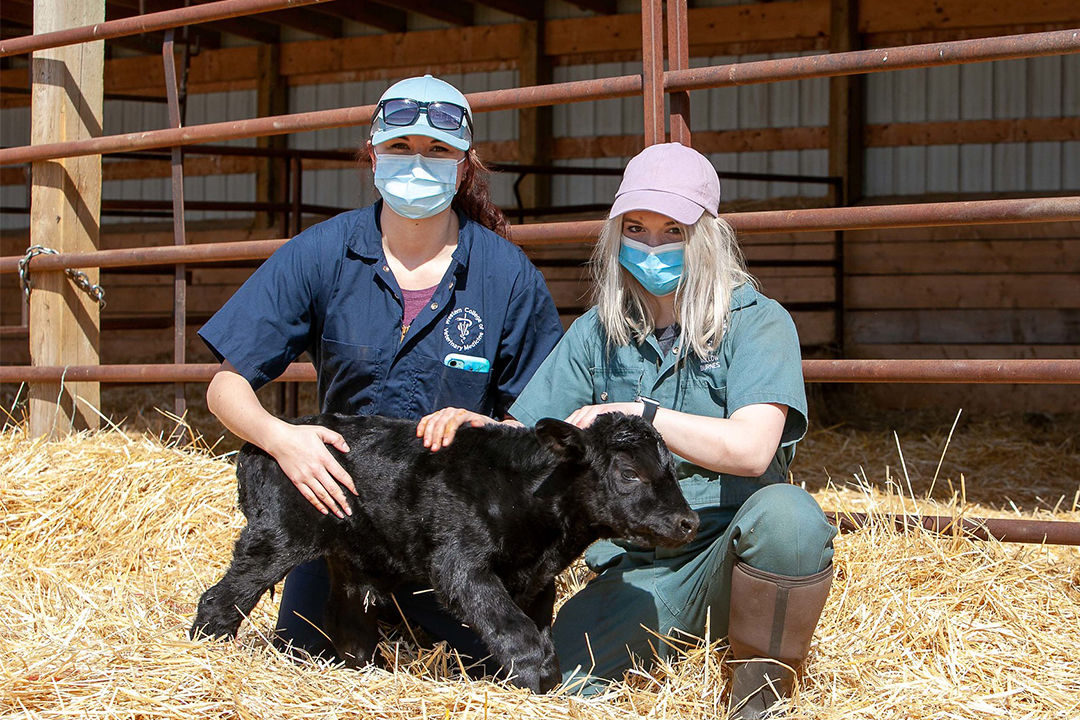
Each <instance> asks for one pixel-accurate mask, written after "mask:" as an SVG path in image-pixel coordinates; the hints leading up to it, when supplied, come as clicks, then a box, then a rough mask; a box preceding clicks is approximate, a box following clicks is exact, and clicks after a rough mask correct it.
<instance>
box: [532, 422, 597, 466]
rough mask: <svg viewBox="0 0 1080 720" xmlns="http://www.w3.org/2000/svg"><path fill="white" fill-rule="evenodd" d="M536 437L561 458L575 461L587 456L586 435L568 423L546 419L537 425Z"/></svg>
mask: <svg viewBox="0 0 1080 720" xmlns="http://www.w3.org/2000/svg"><path fill="white" fill-rule="evenodd" d="M536 436H537V437H538V438H540V442H541V443H543V444H544V445H545V446H547V448H548V449H549V450H551V452H553V453H555V454H556V455H557V456H559V457H560V458H563V459H566V460H573V459H577V458H580V457H583V456H584V455H585V433H584V432H582V431H581V430H580V429H579V428H577V427H574V426H573V425H571V424H570V423H568V422H563V421H562V420H556V419H554V418H544V419H543V420H541V421H540V422H538V423H536Z"/></svg>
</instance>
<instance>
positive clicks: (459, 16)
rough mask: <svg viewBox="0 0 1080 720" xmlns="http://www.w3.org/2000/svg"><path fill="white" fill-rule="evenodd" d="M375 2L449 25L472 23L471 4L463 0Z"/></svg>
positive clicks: (395, 0) (390, 0)
mask: <svg viewBox="0 0 1080 720" xmlns="http://www.w3.org/2000/svg"><path fill="white" fill-rule="evenodd" d="M375 2H377V3H379V4H380V5H388V6H389V7H392V8H397V9H399V10H407V11H409V12H414V13H416V14H418V15H425V16H427V17H429V18H434V19H435V20H440V21H442V22H444V23H449V24H450V25H457V26H459V27H464V26H465V25H472V24H473V6H472V5H471V4H469V3H467V2H464V0H375Z"/></svg>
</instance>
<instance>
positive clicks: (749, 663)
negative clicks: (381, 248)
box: [728, 562, 832, 720]
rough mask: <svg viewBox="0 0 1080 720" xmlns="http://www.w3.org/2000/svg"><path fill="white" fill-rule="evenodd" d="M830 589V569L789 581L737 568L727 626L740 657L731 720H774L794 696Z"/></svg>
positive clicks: (738, 564) (736, 663)
mask: <svg viewBox="0 0 1080 720" xmlns="http://www.w3.org/2000/svg"><path fill="white" fill-rule="evenodd" d="M831 585H832V565H831V564H830V565H829V567H827V568H825V569H824V570H822V571H821V572H819V573H815V574H814V575H807V576H805V577H789V576H787V575H775V574H773V573H769V572H765V571H763V570H758V569H756V568H752V567H750V566H749V565H747V564H745V563H742V562H736V563H735V567H734V568H733V570H732V573H731V614H730V619H729V621H728V640H729V641H730V642H731V651H732V653H733V654H734V655H735V661H734V662H732V666H733V668H734V672H733V674H732V680H731V696H730V699H729V700H728V718H729V719H730V720H757V719H758V718H767V717H775V716H773V715H770V713H769V709H770V708H771V707H772V706H773V705H775V704H776V703H777V702H778V701H780V700H783V699H785V698H789V697H791V693H792V690H793V689H794V687H795V674H796V673H797V672H798V671H799V670H800V669H801V668H802V664H803V661H805V660H806V655H807V653H809V652H810V638H812V637H813V635H814V628H815V627H816V626H817V622H818V618H820V617H821V611H822V609H823V608H824V607H825V598H827V597H828V595H829V588H830V586H831Z"/></svg>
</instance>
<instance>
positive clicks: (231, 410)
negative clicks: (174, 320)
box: [206, 360, 356, 517]
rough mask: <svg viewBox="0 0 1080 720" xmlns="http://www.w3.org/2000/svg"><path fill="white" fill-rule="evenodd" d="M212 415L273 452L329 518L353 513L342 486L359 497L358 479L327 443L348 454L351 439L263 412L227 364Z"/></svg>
mask: <svg viewBox="0 0 1080 720" xmlns="http://www.w3.org/2000/svg"><path fill="white" fill-rule="evenodd" d="M206 405H207V407H208V408H210V412H212V413H214V415H215V416H217V418H218V420H220V421H221V423H222V424H223V425H224V426H225V427H227V428H228V429H229V430H230V431H232V432H233V434H235V435H237V436H238V437H240V438H242V439H244V440H247V441H248V442H250V443H252V444H254V445H257V446H258V447H260V448H262V449H263V450H265V451H266V452H267V453H269V454H270V455H271V456H273V458H274V459H275V460H277V462H278V464H279V465H280V466H281V469H282V470H283V471H285V474H286V475H287V476H288V478H289V479H290V480H291V481H292V483H293V485H295V486H296V489H297V490H299V491H300V494H301V495H303V496H304V497H305V498H307V500H308V502H310V503H311V504H312V505H314V506H315V507H316V508H318V509H319V511H320V512H322V513H323V514H324V515H325V514H327V513H329V512H333V513H334V514H335V515H337V516H338V517H345V514H349V515H351V514H352V510H351V509H350V507H349V503H348V501H347V500H346V499H345V493H343V492H342V491H341V487H340V486H339V485H338V483H341V485H344V486H345V487H347V488H348V489H349V490H350V491H352V493H353V494H354V495H355V494H356V487H355V486H354V485H353V482H352V478H350V477H349V474H348V473H347V472H345V470H344V469H343V468H342V467H341V465H340V464H339V463H338V461H337V460H335V459H334V456H333V455H331V454H330V451H329V450H327V449H326V446H327V445H333V446H334V447H336V448H337V449H338V450H340V451H341V452H348V451H349V446H348V445H346V444H345V438H343V437H342V436H341V435H339V434H338V433H336V432H334V431H333V430H330V429H329V428H325V427H322V426H321V425H292V424H290V423H287V422H285V421H283V420H280V419H278V418H276V417H274V416H273V415H271V414H270V413H268V412H267V411H266V409H265V408H263V406H262V403H261V402H259V398H258V397H257V396H256V395H255V391H254V390H252V389H251V385H250V384H249V383H248V381H247V380H246V379H245V378H244V376H243V375H241V374H240V373H238V372H237V371H236V368H234V367H233V366H232V365H231V364H229V362H228V361H227V360H226V361H225V362H223V363H222V364H221V367H219V368H218V371H217V373H215V374H214V377H213V379H212V380H211V381H210V387H209V388H207V391H206Z"/></svg>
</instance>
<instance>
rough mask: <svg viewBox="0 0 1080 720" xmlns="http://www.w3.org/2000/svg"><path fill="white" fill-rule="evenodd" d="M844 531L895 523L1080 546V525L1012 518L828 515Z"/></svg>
mask: <svg viewBox="0 0 1080 720" xmlns="http://www.w3.org/2000/svg"><path fill="white" fill-rule="evenodd" d="M825 515H826V517H828V518H829V521H830V522H831V523H833V524H834V525H837V526H838V527H839V528H840V531H841V532H856V531H858V530H860V529H862V528H864V527H867V526H869V525H871V524H873V523H874V522H875V521H878V522H880V521H882V520H884V521H885V522H890V521H891V522H892V524H893V526H894V527H895V528H896V529H897V530H898V531H900V532H909V531H911V530H915V529H916V528H923V529H925V530H929V531H930V532H934V533H942V534H953V533H956V534H958V535H960V536H962V537H966V538H973V539H976V540H990V539H994V540H998V541H1000V542H1017V543H1036V544H1039V545H1042V544H1046V545H1080V523H1077V522H1062V521H1053V520H1013V519H1010V518H954V517H947V516H940V515H870V516H868V515H866V514H864V513H841V512H827V513H825Z"/></svg>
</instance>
